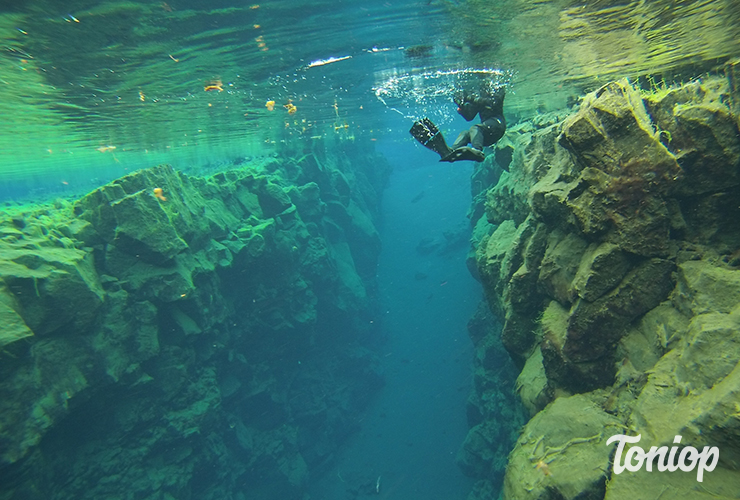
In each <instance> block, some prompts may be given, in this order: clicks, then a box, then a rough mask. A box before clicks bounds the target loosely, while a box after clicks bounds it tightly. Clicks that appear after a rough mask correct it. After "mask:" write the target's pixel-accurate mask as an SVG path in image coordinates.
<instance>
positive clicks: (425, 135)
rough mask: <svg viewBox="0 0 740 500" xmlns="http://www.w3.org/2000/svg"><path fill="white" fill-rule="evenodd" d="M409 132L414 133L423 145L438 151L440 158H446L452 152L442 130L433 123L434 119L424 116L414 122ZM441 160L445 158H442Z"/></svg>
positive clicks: (415, 137)
mask: <svg viewBox="0 0 740 500" xmlns="http://www.w3.org/2000/svg"><path fill="white" fill-rule="evenodd" d="M409 133H410V134H411V135H413V136H414V139H416V140H417V141H419V142H420V143H421V145H422V146H424V147H425V148H429V149H431V150H432V151H434V152H435V153H437V154H438V155H439V157H440V158H444V157H445V156H448V155H449V154H450V153H451V152H452V150H451V149H450V147H449V146H448V145H447V143H446V142H445V138H444V136H443V135H442V132H440V131H439V129H438V128H437V126H436V125H435V124H434V123H432V120H430V119H429V118H422V119H421V120H418V121H416V122H414V124H413V125H412V126H411V130H409ZM440 161H443V160H442V159H440Z"/></svg>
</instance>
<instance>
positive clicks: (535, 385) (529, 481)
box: [469, 64, 740, 500]
mask: <svg viewBox="0 0 740 500" xmlns="http://www.w3.org/2000/svg"><path fill="white" fill-rule="evenodd" d="M738 67H740V66H738V64H729V65H728V66H727V67H726V73H725V74H724V75H719V76H714V77H709V76H707V77H705V78H702V79H697V80H694V81H692V82H690V83H687V84H685V85H682V86H680V87H676V88H672V87H661V88H654V89H652V90H651V91H641V90H639V89H637V88H635V87H634V86H633V85H631V84H630V83H629V82H628V81H626V80H624V81H618V82H612V83H609V84H607V85H605V86H603V87H602V88H600V89H599V90H597V91H596V92H593V93H591V94H588V95H587V96H585V98H584V99H583V100H582V102H581V103H580V105H579V106H578V107H577V109H576V110H575V111H574V112H573V113H572V114H570V115H569V116H567V117H563V116H552V115H551V116H542V117H538V118H537V119H536V120H533V121H531V122H527V123H522V124H519V125H517V126H515V127H512V128H511V129H510V130H509V131H508V133H507V137H506V138H505V139H504V141H502V142H500V143H499V145H498V146H497V148H498V151H497V155H499V153H502V154H504V153H505V154H504V156H506V155H510V156H511V163H510V165H506V168H507V171H504V172H502V173H501V175H500V178H499V179H498V180H497V182H496V183H495V185H491V186H490V187H489V188H488V189H487V190H480V189H478V191H479V192H480V193H481V194H480V195H479V196H477V197H476V198H475V200H474V206H473V208H472V209H471V214H480V217H479V218H475V219H474V222H475V223H476V224H475V231H474V237H473V244H474V252H473V253H471V256H470V259H469V261H470V262H469V263H470V267H471V269H473V271H474V274H475V275H476V276H478V277H479V279H480V281H481V282H482V284H483V286H484V290H485V295H486V300H487V302H488V306H489V308H490V310H491V311H492V312H493V313H494V315H495V316H496V317H497V318H498V319H499V320H500V321H501V322H502V325H503V326H502V328H501V334H500V335H501V341H502V343H503V345H504V346H505V347H506V349H507V351H508V352H509V354H510V356H511V358H512V359H513V360H514V362H515V363H516V365H517V366H518V368H519V371H520V375H519V378H518V380H517V383H516V387H517V390H518V392H519V396H520V397H521V400H522V403H523V404H524V406H525V407H526V408H527V409H528V410H529V413H530V416H531V419H530V420H529V422H528V423H527V424H526V425H525V426H524V427H523V429H522V430H521V433H520V435H519V438H518V440H517V442H516V446H515V447H514V449H513V451H511V453H510V454H509V460H508V464H507V466H506V475H505V480H504V487H503V498H505V499H507V500H520V499H522V500H523V499H532V500H534V499H553V498H568V499H570V498H589V499H603V498H606V499H625V498H658V497H661V498H662V497H663V496H665V497H666V498H680V499H684V498H685V499H689V498H690V499H699V498H710V497H711V498H735V495H736V494H737V491H740V419H739V418H738V410H739V409H740V406H738V405H739V403H738V401H740V398H738V394H740V364H738V361H740V349H739V348H738V346H740V177H739V176H740V132H738V125H740V114H739V113H738V111H739V109H740V108H738V103H740V93H739V92H738V74H739V71H738ZM477 169H478V170H477V172H476V174H474V179H475V178H480V177H481V176H482V174H480V172H481V171H482V170H484V169H489V170H490V169H491V165H490V164H489V162H486V163H485V164H483V165H481V166H479V167H477ZM483 177H485V176H483ZM474 191H475V184H474ZM483 193H485V194H483ZM474 194H475V192H474ZM474 340H475V339H474ZM494 369H495V368H491V370H494ZM471 432H472V431H471ZM615 434H629V435H633V436H637V435H638V434H639V435H641V436H642V441H641V443H640V446H642V447H643V448H644V449H645V450H647V449H648V448H649V447H651V446H668V447H670V446H672V445H673V439H674V437H675V436H677V435H680V436H682V441H681V446H689V445H690V446H693V447H695V448H697V449H699V450H701V449H702V448H703V447H704V446H717V447H718V448H719V450H720V459H719V465H718V466H717V469H716V470H715V471H714V472H711V473H707V474H706V475H705V478H704V482H703V483H697V480H696V472H680V471H679V472H673V473H670V474H669V473H660V472H655V471H654V472H647V471H646V468H645V467H643V468H642V469H641V471H640V472H638V473H633V472H624V473H622V474H620V475H617V474H613V472H612V470H613V469H612V465H613V464H612V462H613V460H614V449H615V448H616V445H610V446H607V445H606V440H607V439H608V438H609V437H611V436H612V435H615ZM489 441H491V442H495V439H489ZM476 472H477V473H476V474H474V475H475V476H476V477H478V478H480V482H479V483H478V484H477V485H476V487H475V489H474V491H473V493H471V495H470V497H469V498H470V499H471V500H472V499H477V498H480V499H483V498H490V495H491V493H490V492H492V491H493V492H495V491H496V488H495V487H494V486H495V485H494V486H492V479H491V476H492V475H493V474H494V473H495V470H494V469H490V468H489V469H487V470H482V471H476ZM697 484H700V486H701V487H702V488H699V489H697Z"/></svg>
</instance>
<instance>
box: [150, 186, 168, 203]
mask: <svg viewBox="0 0 740 500" xmlns="http://www.w3.org/2000/svg"><path fill="white" fill-rule="evenodd" d="M153 193H154V197H155V198H157V199H159V200H161V201H167V197H165V195H164V191H162V188H154V191H153Z"/></svg>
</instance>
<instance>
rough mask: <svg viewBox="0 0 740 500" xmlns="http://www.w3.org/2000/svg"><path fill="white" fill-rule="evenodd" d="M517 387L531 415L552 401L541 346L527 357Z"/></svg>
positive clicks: (517, 380)
mask: <svg viewBox="0 0 740 500" xmlns="http://www.w3.org/2000/svg"><path fill="white" fill-rule="evenodd" d="M516 387H517V392H519V397H520V398H521V400H522V404H524V407H525V408H527V410H528V411H529V414H530V415H531V416H534V415H536V414H537V412H539V411H540V410H542V409H543V408H544V407H545V406H546V405H547V403H549V402H550V401H551V399H552V395H551V394H550V388H549V384H548V381H547V374H546V373H545V366H544V365H543V358H542V350H541V349H540V348H539V347H538V348H537V349H535V350H534V353H533V354H532V355H531V356H530V357H529V358H527V362H526V363H525V364H524V368H523V369H522V371H521V373H520V374H519V377H517V379H516Z"/></svg>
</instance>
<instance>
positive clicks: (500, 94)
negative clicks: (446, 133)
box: [452, 87, 506, 151]
mask: <svg viewBox="0 0 740 500" xmlns="http://www.w3.org/2000/svg"><path fill="white" fill-rule="evenodd" d="M505 94H506V91H505V90H504V87H499V88H498V89H496V91H494V93H493V94H490V95H488V96H485V97H479V96H465V97H463V98H462V99H456V100H455V103H456V104H457V105H458V108H457V112H458V113H460V115H461V116H462V117H463V118H465V120H466V121H471V120H473V119H474V118H475V116H476V115H480V123H478V124H476V125H473V126H472V127H470V128H469V129H468V130H464V131H462V132H461V133H460V135H459V136H458V137H457V139H456V140H455V143H454V144H453V145H452V149H453V150H454V149H457V148H460V147H463V146H467V145H468V144H470V145H471V146H472V147H473V148H475V149H477V150H479V151H480V150H482V149H483V147H484V146H491V145H492V144H495V143H496V142H497V141H498V140H499V139H501V137H503V136H504V132H506V120H505V119H504V96H505Z"/></svg>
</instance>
